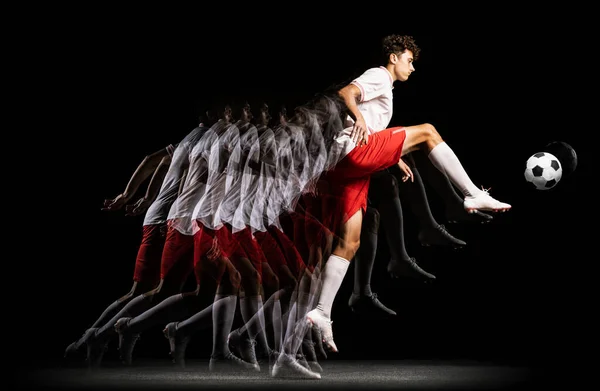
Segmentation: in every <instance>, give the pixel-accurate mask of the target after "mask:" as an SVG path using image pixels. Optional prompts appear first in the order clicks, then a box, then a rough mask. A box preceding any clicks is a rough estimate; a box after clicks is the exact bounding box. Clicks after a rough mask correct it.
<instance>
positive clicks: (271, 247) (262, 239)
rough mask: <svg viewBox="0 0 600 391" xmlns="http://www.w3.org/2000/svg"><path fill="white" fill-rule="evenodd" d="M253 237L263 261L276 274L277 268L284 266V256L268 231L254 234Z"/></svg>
mask: <svg viewBox="0 0 600 391" xmlns="http://www.w3.org/2000/svg"><path fill="white" fill-rule="evenodd" d="M254 237H255V238H256V242H257V243H258V245H259V246H260V249H261V250H262V253H263V254H264V257H265V261H266V262H267V263H268V264H269V266H270V267H271V269H273V271H274V272H275V273H276V274H277V273H278V271H279V268H280V267H281V266H282V265H285V264H286V260H285V255H284V254H283V252H282V251H281V248H280V247H279V244H278V243H277V241H276V240H275V239H274V238H273V236H271V234H270V233H269V232H268V231H259V232H255V233H254Z"/></svg>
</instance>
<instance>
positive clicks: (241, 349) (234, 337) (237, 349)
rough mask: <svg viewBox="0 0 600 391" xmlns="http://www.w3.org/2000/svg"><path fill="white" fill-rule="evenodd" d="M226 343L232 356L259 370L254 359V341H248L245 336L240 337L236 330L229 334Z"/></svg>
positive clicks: (240, 334)
mask: <svg viewBox="0 0 600 391" xmlns="http://www.w3.org/2000/svg"><path fill="white" fill-rule="evenodd" d="M227 343H228V344H229V349H230V350H231V352H232V353H233V354H235V355H236V356H238V357H239V358H241V359H242V360H244V361H246V362H249V363H250V364H253V365H256V366H258V367H259V369H260V366H259V364H258V360H257V358H256V340H254V339H250V338H249V337H248V335H247V334H244V335H242V333H240V331H239V329H237V330H233V331H232V332H231V333H229V336H228V337H227Z"/></svg>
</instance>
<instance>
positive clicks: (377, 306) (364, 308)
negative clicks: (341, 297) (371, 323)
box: [348, 293, 396, 316]
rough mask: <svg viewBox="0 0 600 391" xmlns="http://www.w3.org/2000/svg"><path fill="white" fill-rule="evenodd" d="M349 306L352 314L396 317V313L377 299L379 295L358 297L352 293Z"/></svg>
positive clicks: (372, 294)
mask: <svg viewBox="0 0 600 391" xmlns="http://www.w3.org/2000/svg"><path fill="white" fill-rule="evenodd" d="M348 306H349V307H350V309H351V310H352V312H354V313H356V314H359V315H368V316H378V315H384V316H385V315H396V312H395V311H393V310H391V309H389V308H387V307H386V306H385V305H383V303H382V302H381V301H379V299H378V298H377V293H371V295H357V294H355V293H352V295H350V300H348Z"/></svg>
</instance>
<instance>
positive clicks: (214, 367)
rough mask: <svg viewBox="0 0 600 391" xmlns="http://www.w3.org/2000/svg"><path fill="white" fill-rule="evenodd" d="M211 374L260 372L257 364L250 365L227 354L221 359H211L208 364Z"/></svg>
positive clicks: (231, 354)
mask: <svg viewBox="0 0 600 391" xmlns="http://www.w3.org/2000/svg"><path fill="white" fill-rule="evenodd" d="M208 369H209V371H211V372H225V373H227V372H229V373H239V371H240V369H244V370H249V371H255V372H258V371H260V368H259V366H258V364H250V363H249V362H246V361H244V360H242V359H241V358H239V357H237V356H236V355H234V354H233V353H231V352H229V353H227V354H226V355H225V356H222V357H214V356H213V357H211V358H210V362H209V364H208Z"/></svg>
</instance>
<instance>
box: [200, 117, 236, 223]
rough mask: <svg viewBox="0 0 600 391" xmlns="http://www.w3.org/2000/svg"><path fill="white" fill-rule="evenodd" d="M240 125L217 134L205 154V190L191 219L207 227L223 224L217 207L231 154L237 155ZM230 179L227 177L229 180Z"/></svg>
mask: <svg viewBox="0 0 600 391" xmlns="http://www.w3.org/2000/svg"><path fill="white" fill-rule="evenodd" d="M238 125H240V123H239V121H238V123H236V124H234V125H230V126H228V127H227V129H225V131H224V132H223V133H222V134H220V135H219V137H218V140H217V141H216V142H214V143H213V144H212V145H211V148H210V151H209V153H208V154H207V156H206V160H207V161H208V178H207V182H206V189H205V192H204V194H203V196H202V198H200V200H199V201H198V203H197V204H196V206H195V207H194V211H193V214H192V218H193V220H198V222H199V223H200V224H202V225H204V226H205V227H207V228H210V229H214V230H217V229H219V228H221V227H222V226H223V222H222V221H221V219H220V217H219V208H220V206H221V202H222V201H223V198H224V197H225V189H226V186H227V182H228V172H227V170H228V165H229V159H230V157H231V156H239V154H240V152H239V148H240V129H239V128H238ZM230 180H231V179H229V181H230Z"/></svg>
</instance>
